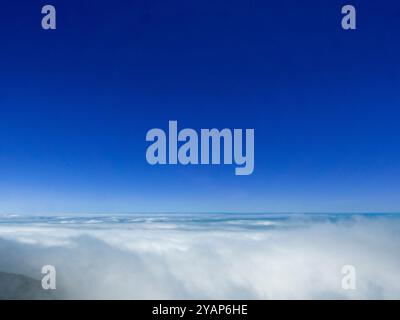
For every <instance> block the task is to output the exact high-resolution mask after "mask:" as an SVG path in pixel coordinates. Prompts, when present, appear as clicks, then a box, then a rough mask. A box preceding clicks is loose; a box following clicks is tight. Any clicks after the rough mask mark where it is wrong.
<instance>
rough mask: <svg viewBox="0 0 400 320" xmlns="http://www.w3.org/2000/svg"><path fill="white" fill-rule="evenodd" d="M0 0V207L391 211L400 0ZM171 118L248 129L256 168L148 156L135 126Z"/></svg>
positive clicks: (397, 162) (399, 171)
mask: <svg viewBox="0 0 400 320" xmlns="http://www.w3.org/2000/svg"><path fill="white" fill-rule="evenodd" d="M48 3H51V4H54V5H55V6H56V9H57V30H56V31H44V30H42V29H41V26H40V22H41V17H42V15H41V13H40V11H41V7H42V5H44V4H48ZM348 3H351V4H353V5H354V6H355V7H356V9H357V30H355V31H344V30H342V29H341V27H340V21H341V17H342V15H341V12H340V11H341V7H342V6H343V5H345V4H348ZM0 10H1V11H2V12H3V14H2V18H1V20H0V41H1V50H0V70H1V76H0V121H1V125H0V212H2V213H12V212H13V213H14V212H15V213H60V212H71V213H74V212H96V213H98V212H142V211H146V212H148V211H162V212H165V211H167V212H169V211H201V212H203V211H204V212H206V211H313V212H315V211H318V212H321V211H340V212H350V211H370V212H378V211H385V212H388V211H396V212H398V211H400V200H399V197H398V195H399V194H400V148H399V138H400V126H399V124H398V122H399V120H398V119H399V116H400V109H399V108H400V94H399V92H400V60H399V57H400V43H399V36H400V4H399V3H398V2H396V1H387V0H385V1H350V2H343V1H336V0H335V1H333V0H330V1H303V2H301V3H300V2H298V1H293V0H292V1H288V0H283V1H274V2H272V1H236V0H234V1H215V0H213V1H211V0H210V1H209V0H202V1H175V0H172V1H148V0H142V1H129V2H128V1H112V2H111V1H100V0H98V1H87V0H85V1H76V0H71V1H51V2H43V1H32V0H30V1H28V0H20V1H15V3H12V2H7V3H2V4H1V5H0ZM169 120H177V121H178V125H179V126H180V128H184V127H189V128H194V129H197V130H198V129H200V128H213V127H215V128H220V129H222V128H225V127H227V128H243V129H245V128H254V129H255V170H254V173H253V174H252V175H250V176H241V177H238V176H235V175H234V169H233V167H232V166H191V167H190V166H154V167H153V166H150V165H149V164H147V162H146V158H145V152H146V148H147V146H148V143H146V141H145V136H146V132H147V131H148V130H149V129H151V128H155V127H161V128H165V129H166V128H167V126H168V121H169Z"/></svg>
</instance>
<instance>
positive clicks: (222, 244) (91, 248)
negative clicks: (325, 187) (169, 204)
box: [0, 215, 400, 299]
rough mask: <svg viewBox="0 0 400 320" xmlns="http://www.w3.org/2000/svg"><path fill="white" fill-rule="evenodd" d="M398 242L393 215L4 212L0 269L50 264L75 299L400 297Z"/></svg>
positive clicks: (34, 270)
mask: <svg viewBox="0 0 400 320" xmlns="http://www.w3.org/2000/svg"><path fill="white" fill-rule="evenodd" d="M399 252H400V218H398V217H396V216H351V217H349V216H336V215H327V216H307V215H304V216H303V215H300V216H299V215H296V216H293V215H290V216H282V215H275V216H274V215H270V216H246V215H242V216H230V215H215V216H209V215H203V216H200V215H181V216H178V215H172V216H160V215H157V216H141V215H136V216H101V217H92V216H86V217H77V216H75V217H31V218H27V217H7V216H3V217H2V218H1V219H0V271H3V272H9V273H16V274H23V275H27V276H30V277H32V278H36V279H40V278H41V274H40V271H41V268H42V266H43V265H48V264H50V265H54V266H55V267H56V269H57V291H58V293H59V296H62V297H64V298H75V299H88V298H93V299H105V298H107V299H108V298H110V299H116V298H119V299H337V298H344V299H347V298H350V299H351V298H360V299H365V298H377V299H395V298H397V299H398V298H400V274H399V272H398V270H399V267H400V254H399ZM343 265H353V266H354V267H355V268H356V284H357V289H356V290H344V289H342V287H341V282H342V277H343V275H342V273H341V269H342V266H343ZM0 285H1V284H0Z"/></svg>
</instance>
